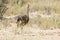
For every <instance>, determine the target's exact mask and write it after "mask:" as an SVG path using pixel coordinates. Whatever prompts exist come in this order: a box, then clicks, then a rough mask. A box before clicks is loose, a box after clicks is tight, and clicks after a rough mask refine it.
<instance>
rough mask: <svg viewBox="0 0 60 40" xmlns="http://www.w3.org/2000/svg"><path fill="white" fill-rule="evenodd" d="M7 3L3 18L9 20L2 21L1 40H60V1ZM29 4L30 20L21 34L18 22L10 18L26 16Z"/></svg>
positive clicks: (0, 21)
mask: <svg viewBox="0 0 60 40" xmlns="http://www.w3.org/2000/svg"><path fill="white" fill-rule="evenodd" d="M7 1H8V3H4V5H6V7H7V8H8V9H7V10H6V12H5V13H4V15H3V16H4V17H7V18H8V19H3V20H0V40H60V0H23V1H22V0H19V1H18V3H17V0H7ZM28 3H29V4H30V12H29V18H30V20H29V22H28V24H26V25H25V26H24V28H23V32H22V33H21V29H20V28H17V25H16V20H15V19H14V18H12V19H9V18H10V17H14V16H16V15H20V14H21V15H23V14H25V13H26V11H27V10H26V9H27V4H28ZM45 8H47V9H48V10H49V11H48V10H46V9H45Z"/></svg>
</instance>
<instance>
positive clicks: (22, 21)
mask: <svg viewBox="0 0 60 40" xmlns="http://www.w3.org/2000/svg"><path fill="white" fill-rule="evenodd" d="M28 21H29V4H28V6H27V13H26V14H25V15H20V16H18V17H17V22H16V23H17V27H21V31H22V29H23V26H24V25H26V24H27V23H28Z"/></svg>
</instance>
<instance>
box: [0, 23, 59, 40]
mask: <svg viewBox="0 0 60 40" xmlns="http://www.w3.org/2000/svg"><path fill="white" fill-rule="evenodd" d="M13 24H14V23H12V26H11V27H7V28H3V29H1V30H0V40H60V31H59V30H60V29H54V30H41V29H39V28H38V27H27V25H26V26H24V28H23V32H22V33H21V29H20V28H18V29H17V27H16V24H14V25H13Z"/></svg>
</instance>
